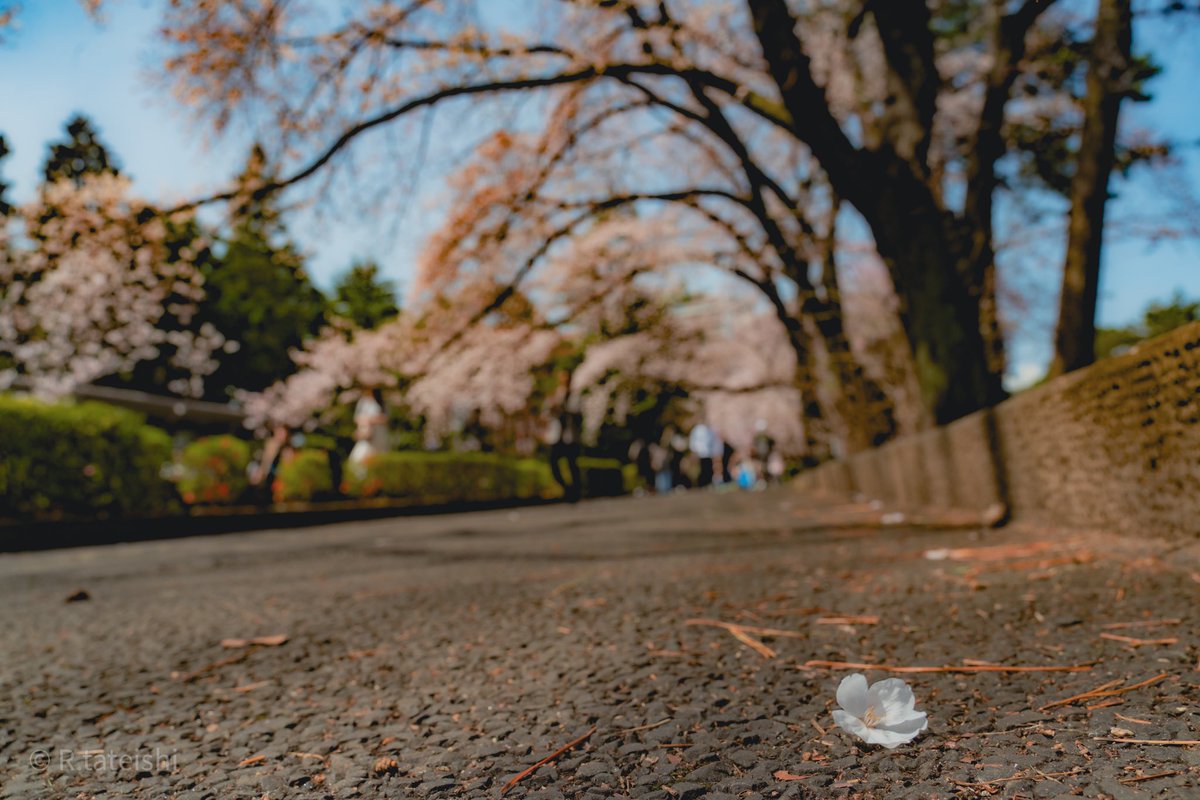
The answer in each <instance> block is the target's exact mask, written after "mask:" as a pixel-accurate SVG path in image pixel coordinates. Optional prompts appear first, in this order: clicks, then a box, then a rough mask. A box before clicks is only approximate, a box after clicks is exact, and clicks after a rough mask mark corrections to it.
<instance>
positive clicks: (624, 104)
mask: <svg viewBox="0 0 1200 800" xmlns="http://www.w3.org/2000/svg"><path fill="white" fill-rule="evenodd" d="M1081 25H1086V20H1085V21H1084V22H1082V23H1081V22H1080V21H1079V19H1078V12H1077V9H1075V8H1074V7H1072V6H1070V5H1069V4H1058V3H1055V2H1054V0H967V2H945V1H944V0H937V1H936V2H935V1H934V0H888V1H886V2H885V1H884V0H868V1H867V2H850V0H828V1H827V2H819V3H800V2H788V1H787V0H723V2H700V1H699V0H674V2H649V1H648V0H647V1H645V2H641V1H639V0H605V1H604V2H584V0H574V1H573V2H545V3H530V4H529V5H528V11H527V14H526V15H522V16H520V17H518V18H510V19H505V20H500V19H497V15H496V14H495V12H494V11H492V10H490V8H489V5H488V4H487V3H479V2H470V0H452V1H451V2H443V3H432V2H424V1H423V0H410V1H409V2H400V3H397V2H377V1H375V0H368V1H367V2H362V3H358V4H355V5H354V6H353V7H352V8H347V9H345V10H344V11H343V12H342V13H337V14H331V13H324V12H322V11H320V10H313V9H311V8H309V9H307V10H306V8H305V7H301V6H300V5H299V4H291V3H286V2H282V1H281V0H253V1H250V0H197V1H196V2H191V3H172V4H171V5H170V6H169V10H168V13H167V18H166V22H165V25H164V36H165V40H166V42H167V47H168V50H169V53H168V61H167V66H168V72H169V75H170V76H171V78H172V80H173V81H174V86H175V89H176V92H177V94H178V96H179V97H180V98H181V99H182V100H183V101H184V102H186V103H188V104H190V105H191V106H192V107H193V108H195V109H196V110H197V111H198V112H199V113H200V115H201V116H203V117H204V118H206V119H207V120H209V121H211V122H213V123H214V124H215V125H216V127H217V128H218V129H225V128H228V127H230V126H237V125H249V126H251V127H253V126H261V127H263V128H267V127H269V128H270V129H271V131H272V132H273V133H276V134H278V135H277V138H276V141H277V142H278V144H277V146H276V148H275V151H274V153H273V156H274V157H275V158H276V159H277V160H278V161H280V162H282V163H283V164H284V165H285V166H287V167H288V168H289V169H290V172H284V173H281V174H285V175H287V176H288V177H285V178H281V179H279V180H277V181H274V182H273V183H272V184H271V185H269V186H264V187H262V189H261V191H273V190H277V189H280V188H283V187H286V186H290V185H294V184H296V183H298V182H300V181H303V180H306V179H308V178H309V177H311V176H313V175H316V174H318V173H326V174H328V173H329V169H330V167H331V166H336V165H337V164H339V163H340V164H343V165H351V166H353V165H354V164H355V163H356V159H360V161H359V162H358V163H362V164H365V163H367V160H368V159H370V158H371V155H370V154H371V153H372V152H373V151H372V150H371V147H370V142H371V141H372V134H373V133H374V132H376V131H379V130H382V129H389V130H391V131H393V132H399V134H400V136H399V137H397V138H399V139H400V140H402V141H406V142H419V141H422V138H423V137H422V136H421V132H422V130H423V128H424V126H426V125H430V124H432V123H431V119H432V117H433V115H434V113H435V112H437V111H438V110H440V109H443V108H453V109H457V113H458V114H460V115H461V119H462V120H463V124H462V125H460V128H462V129H473V130H477V131H479V132H480V133H481V136H482V138H483V139H484V140H485V141H484V142H483V146H482V147H481V149H480V151H479V152H480V154H481V156H482V155H486V156H490V157H480V158H478V159H476V161H475V165H474V167H473V168H472V170H471V171H469V172H466V171H465V172H464V173H462V174H461V175H460V176H459V179H460V183H459V184H458V187H459V190H460V191H462V192H466V193H469V194H470V195H471V197H472V198H473V199H474V201H475V202H474V203H473V204H467V203H462V204H459V205H458V206H457V207H455V208H452V209H451V211H450V213H449V215H448V218H447V222H446V226H445V228H444V229H443V230H442V231H440V232H439V234H438V235H437V236H436V237H435V242H434V243H433V244H432V245H431V248H430V250H429V251H428V262H429V264H439V265H440V270H441V271H439V270H436V269H432V268H430V269H427V270H424V272H425V277H426V278H428V279H429V280H430V284H429V286H428V288H429V289H430V290H436V288H437V287H438V286H439V285H449V284H452V283H453V282H454V281H457V280H461V279H462V276H463V275H469V274H473V273H476V272H487V271H488V270H494V269H498V268H500V267H504V268H508V267H513V266H514V265H516V268H515V272H512V274H510V275H509V276H508V277H507V278H506V279H504V280H501V281H499V283H498V286H499V291H500V295H499V296H498V297H497V298H496V302H497V303H503V302H504V301H505V298H506V297H507V296H510V295H511V292H512V291H513V288H514V282H520V281H522V280H524V279H525V277H526V276H527V275H529V274H532V273H533V272H535V271H536V270H537V267H538V265H539V264H540V263H542V262H544V261H546V260H548V259H550V257H551V255H552V253H551V251H552V250H553V249H554V248H555V247H557V246H558V245H559V244H560V243H562V242H564V241H565V240H569V239H573V238H575V237H576V236H579V235H584V234H585V233H586V231H587V230H588V229H589V227H590V225H591V222H592V220H595V219H598V218H604V217H605V216H607V215H611V214H613V213H614V212H616V211H618V210H620V209H634V210H636V212H637V213H643V212H644V209H645V208H646V207H650V208H652V209H657V208H658V207H660V206H661V205H662V204H671V205H674V206H678V207H680V208H683V209H685V210H686V211H687V213H688V214H689V215H690V220H689V222H688V223H687V224H688V225H690V226H691V227H692V228H693V229H695V230H701V229H703V230H706V231H707V232H708V234H709V238H711V239H714V240H716V239H721V240H722V241H723V243H724V245H725V246H724V247H722V248H720V249H718V250H714V251H713V253H712V254H710V261H715V260H718V259H719V260H720V261H722V262H723V263H724V266H725V267H726V268H728V269H730V270H731V271H732V272H733V273H734V274H737V275H739V277H742V278H743V279H744V280H746V281H748V282H751V283H753V284H755V286H756V287H757V288H758V290H759V291H760V292H761V293H762V294H763V296H764V298H765V299H766V300H767V302H768V303H769V304H771V306H772V307H773V308H774V309H775V313H776V317H777V319H778V321H779V322H780V324H781V325H782V327H783V329H784V331H785V332H786V334H787V337H788V340H789V342H790V345H791V347H792V349H793V351H794V352H795V354H796V356H797V361H798V363H799V364H800V365H801V366H800V367H799V369H798V376H799V378H800V380H801V381H806V382H807V383H808V384H809V386H808V387H807V389H805V388H802V389H801V392H802V394H803V395H805V396H806V398H807V399H806V402H805V407H806V416H807V417H809V418H810V419H817V418H828V419H829V420H831V421H832V422H831V423H830V424H831V425H832V426H833V427H837V426H838V425H841V426H842V427H847V428H850V429H853V430H857V429H859V428H860V427H861V426H860V424H859V422H858V421H859V420H863V419H867V420H869V419H872V418H874V417H875V416H877V415H875V414H873V413H872V412H871V409H872V404H873V402H874V399H873V398H877V396H878V392H877V391H875V390H874V389H872V387H871V386H870V385H869V382H867V381H865V380H864V370H863V369H862V365H861V364H856V363H855V355H856V354H855V352H854V348H853V347H850V346H848V344H847V341H848V340H847V337H846V335H845V331H844V330H841V328H842V325H841V318H842V314H841V311H840V308H839V305H838V297H839V292H838V290H837V287H836V286H834V285H833V283H832V282H831V280H830V278H835V277H836V274H837V269H833V270H828V269H825V268H824V262H825V260H826V259H824V258H823V257H822V253H823V252H824V251H826V250H827V249H828V248H823V247H822V246H821V242H822V240H824V241H835V242H836V241H842V240H843V237H838V236H835V234H834V233H833V230H834V228H836V227H837V226H836V223H837V222H838V220H839V219H844V220H846V221H852V227H853V228H855V229H856V233H855V235H854V236H850V237H845V238H848V239H851V240H855V239H857V240H864V239H865V240H869V241H870V242H871V245H872V247H873V248H874V249H875V250H876V252H877V253H878V255H879V256H880V258H881V260H882V263H883V264H885V265H886V267H887V274H888V277H889V280H890V283H891V285H892V287H891V288H892V290H893V291H894V292H895V294H896V296H897V298H898V302H897V304H896V306H895V314H896V315H897V317H898V319H899V320H900V323H901V326H902V330H903V332H904V337H905V340H906V342H907V347H908V351H909V353H908V359H909V361H910V362H911V364H912V369H913V374H915V376H916V380H917V384H918V385H919V387H920V397H921V401H922V405H923V407H924V409H925V411H924V414H923V415H922V416H923V417H924V418H925V419H927V420H931V421H934V422H946V421H949V420H952V419H954V418H956V417H958V416H961V415H963V414H965V413H969V412H970V411H973V410H975V409H976V408H979V407H981V406H983V405H987V404H990V403H993V402H995V401H996V400H998V399H999V398H1000V397H1002V396H1003V392H1002V389H1001V385H1000V376H1001V374H1002V372H1003V368H1004V352H1003V337H1002V330H1001V322H1002V320H1001V315H1000V313H999V308H998V299H997V298H998V296H999V291H1000V287H999V279H998V277H997V270H996V264H997V260H998V257H999V256H1000V255H1001V254H998V250H997V248H998V240H997V237H996V235H995V232H994V227H995V222H994V218H995V215H996V205H997V202H998V200H1004V199H1005V197H1006V194H1005V192H1013V191H1019V190H1020V187H1019V185H1018V183H1017V182H1015V181H1013V180H1010V179H1011V178H1013V177H1014V175H1013V172H1014V163H1019V162H1020V160H1021V159H1026V160H1033V161H1037V160H1038V154H1037V153H1034V152H1033V151H1034V150H1035V149H1036V146H1037V142H1036V141H1034V140H1033V139H1031V138H1030V137H1024V138H1022V136H1023V132H1028V131H1030V130H1032V131H1035V132H1036V131H1043V132H1047V131H1049V132H1055V133H1057V132H1058V131H1060V130H1064V129H1065V128H1066V127H1069V126H1065V125H1064V124H1063V123H1064V122H1065V121H1069V118H1070V117H1072V115H1073V114H1074V111H1075V110H1076V109H1077V107H1078V106H1077V100H1078V98H1075V97H1074V95H1073V93H1072V84H1073V80H1074V73H1073V72H1070V71H1064V70H1060V69H1054V68H1053V65H1054V64H1055V63H1056V62H1061V61H1062V60H1063V59H1062V58H1061V56H1062V54H1063V53H1064V52H1067V51H1069V50H1071V48H1072V47H1074V45H1075V41H1074V40H1072V39H1071V38H1070V37H1069V35H1068V34H1070V33H1071V32H1072V31H1073V30H1075V29H1078V28H1079V27H1080V26H1081ZM517 95H521V96H533V97H534V98H535V101H534V108H533V109H532V110H526V111H525V112H521V111H518V110H515V109H514V107H513V106H511V105H509V104H507V103H506V99H507V98H512V97H514V96H517ZM468 99H469V100H470V101H471V102H472V105H471V107H470V108H466V107H465V103H464V101H466V100H468ZM406 134H407V135H406ZM1035 138H1036V137H1035ZM1053 138H1055V137H1046V140H1047V141H1049V140H1051V139H1053ZM1068 138H1069V137H1068ZM375 141H378V138H377V137H376V138H375ZM375 152H377V151H375ZM1072 158H1073V155H1072V154H1071V153H1070V152H1067V158H1066V159H1065V161H1067V162H1070V161H1071V160H1072ZM379 163H381V162H380V161H375V162H374V164H373V166H377V165H378V164H379ZM383 163H386V162H383ZM374 171H376V172H380V173H381V174H384V175H385V176H386V179H388V180H391V179H393V178H394V171H388V170H382V171H380V170H374ZM1014 187H1016V188H1015V189H1014ZM836 208H842V209H843V212H842V216H841V217H840V218H839V217H838V216H837V215H834V214H831V213H830V211H831V209H836ZM704 226H707V227H704ZM717 233H719V234H720V236H719V237H718V236H717V235H716V234H717ZM834 261H835V263H836V259H834ZM818 274H820V275H821V276H822V277H821V278H820V279H818V278H817V277H816V276H817V275H818ZM446 296H452V293H447V294H446ZM789 305H790V306H791V308H788V307H787V306H789ZM485 315H486V314H485ZM822 364H825V366H826V368H827V371H828V372H829V373H830V374H831V375H832V380H831V381H830V383H831V384H832V385H833V388H832V390H831V391H826V393H825V394H826V395H829V394H830V393H832V394H834V395H839V394H840V395H841V397H840V398H839V397H837V396H834V397H833V398H832V399H831V400H830V401H829V402H826V403H824V405H825V406H827V407H825V408H822V407H821V405H822V404H821V403H820V402H818V400H819V399H820V398H819V395H820V393H819V392H815V391H813V390H812V386H813V385H815V384H817V383H819V382H820V380H819V376H818V373H819V372H820V371H821V365H822ZM867 372H869V370H868V371H867ZM854 409H858V411H857V412H855V411H854ZM839 420H840V421H839ZM846 420H851V421H852V422H851V423H850V424H847V423H846V422H845V421H846ZM867 438H868V439H870V438H871V437H870V436H868V437H867Z"/></svg>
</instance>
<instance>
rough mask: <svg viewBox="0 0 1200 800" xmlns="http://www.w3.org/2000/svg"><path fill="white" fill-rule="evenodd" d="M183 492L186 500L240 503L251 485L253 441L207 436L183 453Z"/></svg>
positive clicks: (181, 469)
mask: <svg viewBox="0 0 1200 800" xmlns="http://www.w3.org/2000/svg"><path fill="white" fill-rule="evenodd" d="M178 464H179V477H178V486H179V493H180V494H181V495H182V496H183V501H184V502H185V503H206V504H222V503H236V502H237V501H238V500H239V499H240V498H241V496H242V495H243V494H245V492H246V489H247V488H248V487H249V486H250V477H249V475H247V474H246V469H247V467H248V466H249V464H250V443H249V442H247V441H244V440H242V439H239V438H237V437H236V436H230V435H228V434H224V435H221V436H204V437H202V438H200V439H197V440H196V441H194V442H192V443H190V444H189V445H188V446H187V447H185V448H183V452H182V453H180V454H179V461H178Z"/></svg>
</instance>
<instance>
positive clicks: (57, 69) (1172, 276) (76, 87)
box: [0, 0, 1200, 378]
mask: <svg viewBox="0 0 1200 800" xmlns="http://www.w3.org/2000/svg"><path fill="white" fill-rule="evenodd" d="M160 4H161V0H113V2H111V3H109V4H108V5H107V10H106V12H105V13H106V21H105V23H104V24H103V25H99V26H98V25H96V24H95V23H94V22H92V21H91V20H89V19H88V18H87V17H86V15H85V14H84V13H83V12H82V10H81V9H80V7H79V3H78V2H77V0H29V1H28V2H26V3H25V4H24V5H25V9H24V12H23V13H22V17H21V27H20V29H18V30H17V31H16V32H14V33H13V34H12V35H10V36H9V37H8V41H7V42H6V43H5V44H3V45H0V74H2V75H4V76H5V80H3V81H0V108H4V109H5V111H6V113H5V115H4V117H3V119H2V120H0V133H3V134H4V135H5V136H6V138H7V139H8V141H9V145H10V147H11V148H12V149H13V151H14V152H13V155H12V156H11V157H10V158H8V159H7V160H6V161H5V162H4V173H3V174H4V178H5V180H6V181H8V182H9V183H12V184H13V192H12V194H13V196H14V197H15V198H16V199H17V200H23V199H26V198H28V197H29V196H30V195H31V193H32V192H33V191H34V189H35V187H36V185H37V183H38V181H39V178H40V168H41V164H42V161H43V160H44V158H45V152H46V143H47V142H48V141H50V140H52V139H56V138H58V137H59V136H61V131H62V128H63V125H64V123H65V121H66V120H67V118H68V117H69V116H71V115H72V114H73V113H75V112H83V113H85V114H87V115H88V116H90V117H91V118H92V119H93V120H94V121H95V122H96V124H97V127H98V128H99V129H100V132H101V137H102V139H103V140H104V141H105V142H106V143H107V144H108V145H109V146H110V148H111V150H112V151H113V153H115V155H116V156H117V158H118V159H119V161H120V163H121V165H122V167H123V169H124V171H125V172H126V173H127V174H129V175H131V176H132V177H133V179H134V181H135V187H136V190H137V191H138V193H139V194H141V195H143V196H145V197H148V198H151V199H155V200H160V201H169V200H171V199H182V198H185V197H192V196H195V195H197V194H199V193H203V192H204V191H206V190H212V189H216V188H220V187H222V186H223V185H225V183H226V181H227V180H228V178H229V177H230V176H231V175H233V174H235V173H236V172H237V170H238V169H239V167H240V166H241V164H242V162H243V160H244V157H245V152H246V146H247V143H246V142H238V141H226V140H222V141H220V142H216V143H213V142H210V141H209V136H208V130H207V129H206V128H205V127H204V126H203V125H202V124H200V123H198V122H196V121H195V120H193V119H190V118H189V117H188V115H187V113H186V112H185V111H184V110H183V109H182V108H181V107H180V106H179V105H177V104H176V103H175V101H174V100H173V98H171V97H170V95H169V94H167V93H165V92H163V91H161V89H160V88H158V87H156V86H155V85H154V76H155V74H156V71H157V62H156V59H155V57H154V55H153V53H152V46H153V35H154V30H155V28H156V25H157V23H158V19H159V8H160ZM1138 24H1139V26H1140V27H1139V29H1138V30H1139V47H1140V48H1141V49H1143V50H1150V51H1152V52H1153V54H1154V56H1155V57H1156V58H1157V60H1158V61H1159V62H1160V63H1162V64H1163V65H1165V66H1166V72H1165V74H1164V75H1163V76H1162V77H1160V78H1159V79H1158V80H1156V81H1155V83H1154V84H1153V86H1152V88H1153V91H1154V94H1155V100H1154V102H1153V103H1150V104H1143V105H1139V106H1135V107H1129V106H1127V107H1126V113H1125V122H1126V123H1130V124H1134V125H1145V126H1147V127H1151V128H1153V129H1156V130H1159V131H1163V132H1165V133H1166V134H1167V135H1169V136H1171V137H1172V138H1174V139H1178V140H1184V141H1190V142H1196V141H1197V140H1200V84H1197V82H1196V80H1195V76H1196V75H1200V50H1197V49H1196V48H1195V47H1194V46H1192V44H1193V43H1192V41H1191V40H1192V38H1193V37H1192V36H1190V35H1189V33H1190V34H1194V33H1196V32H1197V31H1198V30H1200V27H1197V26H1195V25H1193V26H1191V27H1189V28H1187V29H1183V28H1180V27H1179V26H1178V24H1177V23H1175V22H1169V23H1145V22H1142V21H1139V23H1138ZM1185 152H1186V155H1185V158H1186V174H1187V176H1188V180H1189V181H1190V183H1191V186H1192V187H1193V189H1195V188H1197V187H1200V149H1198V148H1196V147H1192V148H1191V149H1189V150H1187V151H1185ZM426 180H427V184H428V183H432V181H429V180H428V176H426ZM432 188H434V189H435V191H436V189H437V187H436V185H434V186H433V187H432ZM1114 188H1115V189H1117V190H1118V192H1119V195H1120V196H1119V199H1118V201H1117V202H1116V203H1114V204H1113V206H1112V207H1111V211H1112V216H1113V217H1114V218H1118V219H1119V218H1121V217H1122V216H1123V215H1126V214H1129V213H1139V214H1141V213H1144V210H1145V209H1155V208H1157V207H1159V206H1160V205H1161V198H1160V196H1159V195H1160V189H1159V187H1158V186H1157V185H1156V184H1155V183H1154V180H1153V179H1152V178H1149V177H1147V176H1142V177H1135V178H1134V179H1133V180H1132V181H1129V182H1120V183H1117V184H1115V185H1114ZM432 221H433V218H432V217H431V215H430V213H429V211H428V210H427V209H426V208H425V207H424V206H423V205H422V204H421V202H420V201H418V202H417V203H416V204H413V205H412V206H410V210H409V211H408V213H407V214H406V215H405V217H404V218H402V219H401V220H400V221H399V222H397V220H396V219H394V218H389V217H388V216H387V215H386V214H381V215H380V217H379V218H376V219H372V218H370V217H369V216H367V215H358V216H339V215H334V216H325V217H317V216H315V215H313V214H304V215H302V217H301V218H300V219H293V222H292V225H291V228H292V234H293V236H294V238H295V239H297V240H298V241H299V243H300V244H301V246H302V247H303V248H304V250H305V251H306V252H307V253H308V255H309V258H310V262H309V265H310V271H311V273H312V274H313V275H314V277H315V279H316V280H317V282H318V283H319V284H321V285H323V286H326V287H327V286H329V285H330V283H331V282H332V280H333V278H334V276H335V275H336V274H337V273H338V272H339V271H341V270H342V269H344V268H345V267H346V266H347V265H348V264H349V263H350V261H351V260H352V259H354V258H356V257H370V258H374V259H375V260H377V261H378V262H379V263H380V264H381V266H382V268H383V270H384V272H385V273H386V274H388V275H389V276H391V277H392V278H394V279H396V280H397V281H398V282H399V283H400V284H401V285H405V284H407V283H408V282H409V278H410V275H411V270H412V265H413V263H414V261H415V258H416V255H417V253H418V252H419V250H420V246H421V241H422V239H423V237H424V235H425V234H426V233H427V232H428V230H429V227H430V225H431V224H432ZM1048 256H1049V257H1048V259H1047V261H1048V262H1049V263H1051V264H1054V263H1057V259H1056V258H1055V257H1054V254H1053V253H1048ZM1046 272H1047V273H1049V274H1046V275H1045V276H1042V275H1033V276H1032V277H1031V285H1032V287H1033V288H1032V293H1033V294H1034V295H1035V296H1033V297H1031V298H1030V306H1031V310H1030V317H1029V319H1028V320H1027V323H1026V325H1025V326H1024V328H1023V330H1022V334H1021V335H1019V336H1018V337H1017V340H1016V341H1014V342H1013V345H1012V356H1013V358H1012V361H1013V366H1012V370H1013V373H1014V376H1015V377H1020V378H1029V377H1036V376H1037V374H1039V369H1040V365H1041V364H1042V363H1044V361H1045V360H1046V359H1047V358H1048V355H1049V344H1048V343H1049V333H1050V330H1051V329H1052V326H1053V321H1054V320H1053V314H1054V300H1053V295H1054V293H1055V292H1056V291H1057V276H1055V275H1054V274H1052V273H1053V270H1050V269H1048V270H1046ZM1175 291H1180V292H1182V293H1183V294H1185V295H1187V296H1191V297H1200V243H1198V242H1196V241H1194V240H1192V241H1185V242H1167V243H1163V244H1159V245H1157V246H1150V245H1147V244H1146V243H1145V242H1144V241H1132V242H1131V241H1116V242H1113V243H1111V244H1110V245H1109V246H1107V247H1106V250H1105V269H1104V280H1103V285H1102V292H1101V302H1100V310H1099V321H1100V323H1101V324H1105V325H1113V324H1123V323H1127V322H1129V321H1132V320H1134V319H1135V318H1136V317H1137V316H1138V315H1139V312H1140V310H1141V309H1142V308H1143V307H1144V306H1145V305H1146V303H1147V302H1149V301H1150V300H1153V299H1164V298H1167V297H1169V296H1170V295H1171V294H1172V293H1173V292H1175Z"/></svg>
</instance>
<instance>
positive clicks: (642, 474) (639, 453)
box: [629, 438, 655, 492]
mask: <svg viewBox="0 0 1200 800" xmlns="http://www.w3.org/2000/svg"><path fill="white" fill-rule="evenodd" d="M629 458H630V460H631V461H633V463H634V464H636V465H637V473H638V477H639V478H641V479H642V488H643V489H645V490H646V491H648V492H652V491H654V473H655V470H654V465H653V464H652V463H651V459H650V445H649V444H648V443H647V442H646V440H645V439H641V438H638V439H634V440H633V444H631V445H630V446H629Z"/></svg>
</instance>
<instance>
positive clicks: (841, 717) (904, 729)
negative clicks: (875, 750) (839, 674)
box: [833, 672, 929, 750]
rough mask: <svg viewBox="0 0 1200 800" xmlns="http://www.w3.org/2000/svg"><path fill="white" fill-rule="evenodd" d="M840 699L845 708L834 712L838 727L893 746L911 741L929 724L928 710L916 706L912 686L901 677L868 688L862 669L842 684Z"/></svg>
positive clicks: (846, 678) (872, 740)
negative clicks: (920, 709)
mask: <svg viewBox="0 0 1200 800" xmlns="http://www.w3.org/2000/svg"><path fill="white" fill-rule="evenodd" d="M837 701H838V705H839V706H841V709H838V710H835V711H834V712H833V721H834V722H836V723H837V724H838V727H840V728H841V729H842V730H844V731H847V732H848V733H853V734H854V735H855V736H857V737H858V738H860V739H862V740H863V741H864V742H866V743H867V744H881V745H883V746H884V747H886V748H888V749H889V750H891V749H893V748H895V747H899V746H900V745H902V744H906V743H908V742H911V741H912V740H913V739H915V738H916V737H917V734H919V733H920V732H921V731H923V730H925V728H927V727H928V726H929V723H928V721H927V720H926V719H925V712H924V711H917V710H915V708H914V705H915V703H916V701H915V699H914V698H913V693H912V689H911V688H909V686H908V684H907V683H905V682H904V681H902V680H900V679H899V678H888V679H887V680H882V681H879V682H878V683H875V684H873V685H872V686H871V687H870V688H869V689H868V688H867V679H866V678H865V677H864V676H863V675H862V674H861V673H858V672H856V673H854V674H853V675H847V676H846V677H845V678H843V679H842V682H841V684H840V685H839V686H838V690H837Z"/></svg>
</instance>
